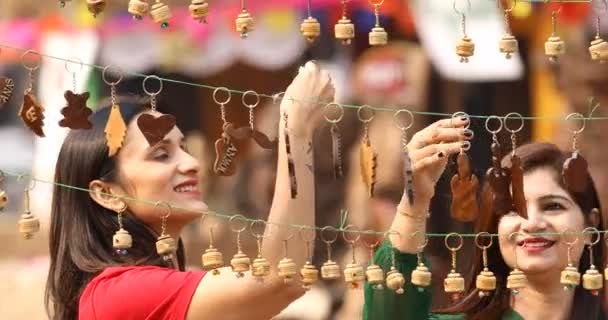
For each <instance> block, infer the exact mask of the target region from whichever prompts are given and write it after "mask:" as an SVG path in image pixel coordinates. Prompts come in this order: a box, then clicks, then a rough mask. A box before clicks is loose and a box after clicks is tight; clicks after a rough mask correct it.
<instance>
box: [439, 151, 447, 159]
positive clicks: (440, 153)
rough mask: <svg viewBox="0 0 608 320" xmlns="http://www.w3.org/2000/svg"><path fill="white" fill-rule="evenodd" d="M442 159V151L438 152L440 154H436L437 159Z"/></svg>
mask: <svg viewBox="0 0 608 320" xmlns="http://www.w3.org/2000/svg"><path fill="white" fill-rule="evenodd" d="M443 157H445V154H444V153H443V151H440V152H439V153H438V154H437V158H443Z"/></svg>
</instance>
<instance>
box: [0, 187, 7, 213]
mask: <svg viewBox="0 0 608 320" xmlns="http://www.w3.org/2000/svg"><path fill="white" fill-rule="evenodd" d="M6 205H8V195H7V194H6V192H5V191H4V190H0V211H2V210H4V208H6Z"/></svg>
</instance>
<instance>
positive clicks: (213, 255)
mask: <svg viewBox="0 0 608 320" xmlns="http://www.w3.org/2000/svg"><path fill="white" fill-rule="evenodd" d="M202 260H203V269H205V270H207V271H211V272H212V274H213V275H214V276H217V275H218V274H220V271H219V270H218V269H219V268H221V267H223V266H224V256H223V255H222V253H221V252H219V250H217V249H216V248H213V247H209V248H207V250H205V253H203V256H202Z"/></svg>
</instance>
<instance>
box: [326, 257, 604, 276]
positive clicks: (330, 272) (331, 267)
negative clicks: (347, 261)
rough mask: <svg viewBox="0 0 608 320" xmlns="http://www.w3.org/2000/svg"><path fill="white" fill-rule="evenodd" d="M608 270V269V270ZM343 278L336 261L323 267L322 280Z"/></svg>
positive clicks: (327, 262)
mask: <svg viewBox="0 0 608 320" xmlns="http://www.w3.org/2000/svg"><path fill="white" fill-rule="evenodd" d="M607 270H608V269H607ZM340 277H342V274H341V273H340V266H339V265H338V264H337V263H335V262H334V261H331V260H328V261H326V262H325V263H323V266H321V278H323V280H337V279H340Z"/></svg>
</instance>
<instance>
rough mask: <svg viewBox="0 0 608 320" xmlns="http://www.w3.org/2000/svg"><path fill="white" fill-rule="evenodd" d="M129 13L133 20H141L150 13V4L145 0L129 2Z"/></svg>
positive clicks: (130, 0) (131, 0)
mask: <svg viewBox="0 0 608 320" xmlns="http://www.w3.org/2000/svg"><path fill="white" fill-rule="evenodd" d="M128 11H129V13H130V14H131V15H133V19H135V20H142V19H143V17H144V16H146V15H148V13H149V12H150V4H148V1H147V0H129V9H128Z"/></svg>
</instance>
